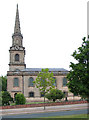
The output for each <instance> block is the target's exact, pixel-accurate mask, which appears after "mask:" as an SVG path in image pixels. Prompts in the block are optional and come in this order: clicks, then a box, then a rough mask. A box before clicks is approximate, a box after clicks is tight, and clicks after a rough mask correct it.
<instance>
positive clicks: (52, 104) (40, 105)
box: [0, 101, 87, 109]
mask: <svg viewBox="0 0 89 120" xmlns="http://www.w3.org/2000/svg"><path fill="white" fill-rule="evenodd" d="M82 103H87V101H74V102H70V101H68V102H56V103H45V106H56V105H69V104H82ZM42 106H44V103H40V104H28V105H27V104H26V105H13V106H0V109H15V108H27V107H42Z"/></svg>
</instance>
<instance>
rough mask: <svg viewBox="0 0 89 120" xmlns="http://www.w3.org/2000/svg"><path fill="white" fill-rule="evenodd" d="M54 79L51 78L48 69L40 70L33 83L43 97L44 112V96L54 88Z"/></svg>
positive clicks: (51, 73) (51, 75)
mask: <svg viewBox="0 0 89 120" xmlns="http://www.w3.org/2000/svg"><path fill="white" fill-rule="evenodd" d="M54 82H55V79H54V78H53V72H49V69H47V68H46V69H42V70H41V72H39V74H38V75H37V78H36V80H35V81H34V83H35V84H36V87H37V88H39V90H40V92H41V93H43V95H44V110H45V94H46V93H47V92H48V91H50V90H51V89H52V88H54V85H53V83H54Z"/></svg>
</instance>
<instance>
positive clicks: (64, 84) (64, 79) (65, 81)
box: [63, 77, 67, 86]
mask: <svg viewBox="0 0 89 120" xmlns="http://www.w3.org/2000/svg"><path fill="white" fill-rule="evenodd" d="M66 84H67V79H66V78H65V77H64V78H63V86H66Z"/></svg>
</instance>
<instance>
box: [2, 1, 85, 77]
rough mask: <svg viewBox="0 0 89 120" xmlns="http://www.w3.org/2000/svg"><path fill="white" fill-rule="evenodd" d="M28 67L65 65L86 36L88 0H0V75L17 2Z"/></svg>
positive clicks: (6, 58) (6, 68)
mask: <svg viewBox="0 0 89 120" xmlns="http://www.w3.org/2000/svg"><path fill="white" fill-rule="evenodd" d="M17 3H18V7H19V14H20V25H21V32H22V34H23V46H24V47H25V49H26V56H25V63H26V66H27V68H65V69H67V70H70V68H69V65H70V62H71V61H72V62H76V61H75V60H74V59H73V57H71V54H72V53H73V51H74V50H76V49H77V48H78V47H79V46H80V45H81V43H82V38H83V37H84V36H85V37H86V35H87V0H13V1H12V0H7V1H6V0H2V1H0V15H1V16H0V33H1V34H0V55H1V57H0V75H6V73H7V70H9V66H8V64H9V48H10V46H11V45H12V34H13V32H14V24H15V15H16V4H17Z"/></svg>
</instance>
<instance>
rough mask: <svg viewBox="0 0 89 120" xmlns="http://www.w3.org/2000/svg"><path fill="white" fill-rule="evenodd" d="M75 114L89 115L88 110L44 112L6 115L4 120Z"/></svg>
mask: <svg viewBox="0 0 89 120" xmlns="http://www.w3.org/2000/svg"><path fill="white" fill-rule="evenodd" d="M73 114H87V109H83V110H71V111H57V112H44V113H30V114H20V115H6V116H3V118H41V117H50V116H64V115H73Z"/></svg>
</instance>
